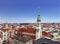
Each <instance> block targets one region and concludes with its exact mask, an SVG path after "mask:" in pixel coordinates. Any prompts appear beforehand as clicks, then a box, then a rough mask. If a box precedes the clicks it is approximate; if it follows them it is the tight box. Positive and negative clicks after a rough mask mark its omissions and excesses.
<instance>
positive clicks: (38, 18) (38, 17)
mask: <svg viewBox="0 0 60 44" xmlns="http://www.w3.org/2000/svg"><path fill="white" fill-rule="evenodd" d="M40 21H41V19H40V10H38V16H37V22H40Z"/></svg>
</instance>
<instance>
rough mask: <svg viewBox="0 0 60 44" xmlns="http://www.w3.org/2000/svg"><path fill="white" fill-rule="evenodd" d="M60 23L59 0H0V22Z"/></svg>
mask: <svg viewBox="0 0 60 44" xmlns="http://www.w3.org/2000/svg"><path fill="white" fill-rule="evenodd" d="M38 7H40V8H39V10H40V17H41V21H42V23H47V22H48V23H49V22H50V23H51V22H52V23H53V22H55V23H60V0H0V23H6V21H7V22H8V23H35V22H36V18H37V15H38Z"/></svg>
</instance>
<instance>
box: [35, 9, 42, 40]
mask: <svg viewBox="0 0 60 44" xmlns="http://www.w3.org/2000/svg"><path fill="white" fill-rule="evenodd" d="M41 37H42V30H41V19H40V11H39V10H38V16H37V27H36V40H37V39H40V38H41Z"/></svg>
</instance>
